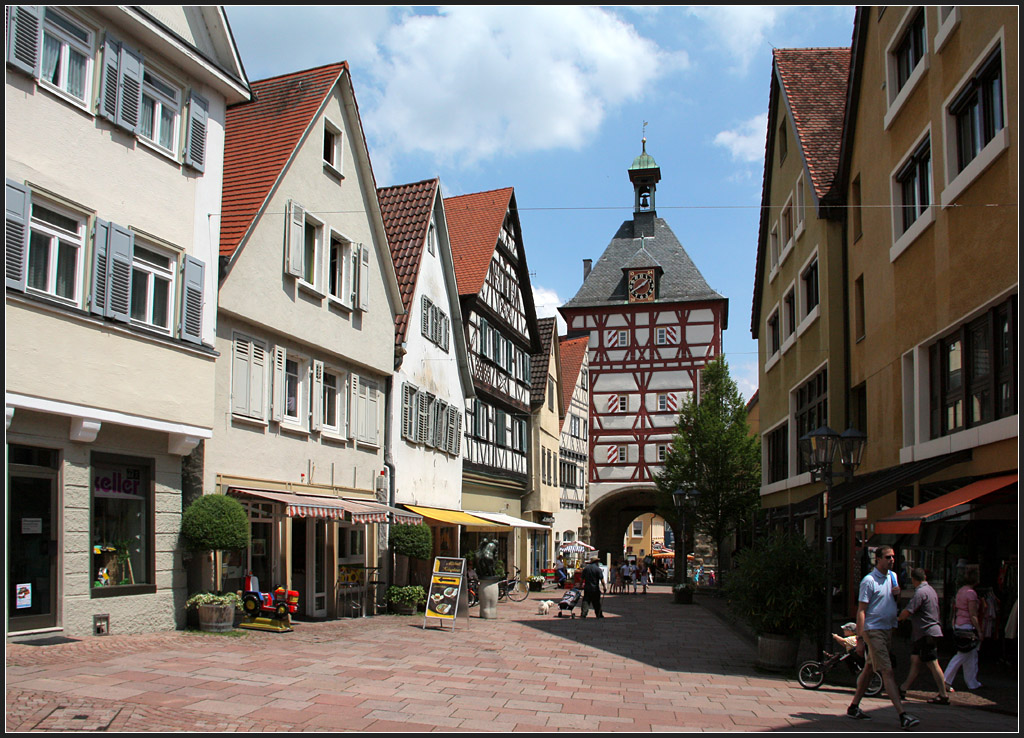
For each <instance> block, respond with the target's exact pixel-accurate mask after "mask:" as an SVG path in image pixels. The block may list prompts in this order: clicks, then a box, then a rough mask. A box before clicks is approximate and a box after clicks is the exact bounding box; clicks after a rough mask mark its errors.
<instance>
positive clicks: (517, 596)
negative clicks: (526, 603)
mask: <svg viewBox="0 0 1024 738" xmlns="http://www.w3.org/2000/svg"><path fill="white" fill-rule="evenodd" d="M505 594H507V595H508V598H509V599H510V600H512V601H513V602H522V601H523V600H525V599H526V598H527V597H528V596H529V595H530V588H529V586H528V585H527V584H526V582H523V581H520V580H519V579H510V580H509V581H508V584H507V585H506V587H505Z"/></svg>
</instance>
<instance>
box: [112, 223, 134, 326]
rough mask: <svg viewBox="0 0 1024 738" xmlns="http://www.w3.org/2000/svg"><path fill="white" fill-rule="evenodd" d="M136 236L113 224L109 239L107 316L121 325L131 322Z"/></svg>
mask: <svg viewBox="0 0 1024 738" xmlns="http://www.w3.org/2000/svg"><path fill="white" fill-rule="evenodd" d="M134 251H135V235H134V234H133V233H132V232H131V231H129V230H128V229H127V228H125V227H123V226H119V225H117V224H116V223H111V224H110V226H109V228H108V237H107V283H106V312H105V314H106V316H107V317H108V318H112V319H113V320H116V321H119V322H121V323H127V322H128V320H129V310H130V309H131V301H132V258H133V254H134Z"/></svg>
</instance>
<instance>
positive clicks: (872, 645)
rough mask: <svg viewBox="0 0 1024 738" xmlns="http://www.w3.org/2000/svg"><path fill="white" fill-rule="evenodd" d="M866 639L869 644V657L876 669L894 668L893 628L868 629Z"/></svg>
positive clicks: (865, 632) (865, 634)
mask: <svg viewBox="0 0 1024 738" xmlns="http://www.w3.org/2000/svg"><path fill="white" fill-rule="evenodd" d="M864 640H865V641H866V642H867V644H868V659H870V661H871V667H872V668H873V669H874V670H875V671H885V670H886V669H891V668H892V658H891V657H890V655H889V654H890V653H891V652H892V631H891V630H866V631H864Z"/></svg>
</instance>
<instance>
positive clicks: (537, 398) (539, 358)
mask: <svg viewBox="0 0 1024 738" xmlns="http://www.w3.org/2000/svg"><path fill="white" fill-rule="evenodd" d="M555 330H556V325H555V319H554V318H537V336H538V340H539V341H540V351H539V352H537V353H535V354H533V355H531V356H530V378H531V383H530V385H531V386H530V404H531V405H533V406H534V407H537V406H539V405H543V404H544V398H545V397H546V396H547V389H548V365H549V364H550V362H551V338H552V336H554V335H555Z"/></svg>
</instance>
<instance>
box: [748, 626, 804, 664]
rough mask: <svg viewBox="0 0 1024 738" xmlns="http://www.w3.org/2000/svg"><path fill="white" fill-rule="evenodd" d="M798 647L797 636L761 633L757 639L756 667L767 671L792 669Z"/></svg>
mask: <svg viewBox="0 0 1024 738" xmlns="http://www.w3.org/2000/svg"><path fill="white" fill-rule="evenodd" d="M799 647H800V637H799V636H783V635H774V634H772V633H762V634H761V635H759V636H758V637H757V665H758V666H759V667H761V668H762V669H767V670H768V671H786V670H787V669H792V668H793V667H794V666H796V657H797V651H798V649H799Z"/></svg>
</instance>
